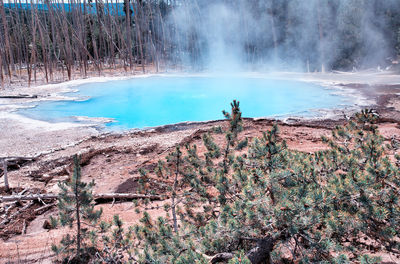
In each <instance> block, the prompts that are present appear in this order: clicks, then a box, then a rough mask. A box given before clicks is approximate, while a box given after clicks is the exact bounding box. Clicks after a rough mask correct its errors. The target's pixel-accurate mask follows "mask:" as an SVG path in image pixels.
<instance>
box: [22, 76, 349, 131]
mask: <svg viewBox="0 0 400 264" xmlns="http://www.w3.org/2000/svg"><path fill="white" fill-rule="evenodd" d="M76 88H77V89H78V90H79V91H78V92H77V93H73V94H71V95H73V96H74V97H79V98H81V99H82V100H80V101H54V102H42V103H39V105H38V106H37V107H35V108H30V109H25V110H22V111H21V113H22V114H23V115H26V116H28V117H31V118H34V119H39V120H46V121H51V122H58V121H70V120H76V118H75V117H77V116H86V117H105V118H112V119H114V121H115V122H112V123H109V124H107V126H109V127H110V128H112V129H118V128H121V129H129V128H144V127H154V126H160V125H165V124H173V123H179V122H184V121H207V120H215V119H222V118H223V116H222V113H221V111H222V110H223V109H225V110H230V109H229V108H230V102H231V101H232V100H233V99H236V100H239V101H240V106H241V109H242V112H243V116H244V117H277V116H278V117H283V116H289V115H295V116H312V115H315V113H316V112H315V110H317V109H333V108H340V107H343V106H344V105H349V104H351V102H350V100H349V97H346V96H344V95H340V94H338V93H337V91H336V90H335V89H330V88H329V89H328V88H326V87H322V86H319V85H316V84H312V83H307V82H299V81H288V80H273V79H268V78H255V77H172V76H152V77H146V78H133V79H128V80H118V81H109V82H102V83H88V84H83V85H80V86H78V87H76Z"/></svg>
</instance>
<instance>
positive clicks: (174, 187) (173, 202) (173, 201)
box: [171, 148, 181, 235]
mask: <svg viewBox="0 0 400 264" xmlns="http://www.w3.org/2000/svg"><path fill="white" fill-rule="evenodd" d="M180 154H181V152H180V150H179V148H177V149H176V168H175V179H174V186H173V189H172V199H171V200H172V205H171V211H172V219H173V221H174V231H175V233H176V235H178V218H177V217H176V187H177V185H178V176H179V166H180V164H179V162H180V158H181V155H180Z"/></svg>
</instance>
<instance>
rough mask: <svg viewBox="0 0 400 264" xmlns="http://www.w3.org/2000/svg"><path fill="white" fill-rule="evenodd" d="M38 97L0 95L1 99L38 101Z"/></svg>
mask: <svg viewBox="0 0 400 264" xmlns="http://www.w3.org/2000/svg"><path fill="white" fill-rule="evenodd" d="M36 98H38V96H37V95H35V94H34V95H29V94H19V95H0V99H36Z"/></svg>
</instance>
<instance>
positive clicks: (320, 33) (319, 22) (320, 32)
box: [317, 0, 325, 73]
mask: <svg viewBox="0 0 400 264" xmlns="http://www.w3.org/2000/svg"><path fill="white" fill-rule="evenodd" d="M317 13H318V30H319V52H320V60H321V72H322V73H325V51H324V44H323V42H324V33H323V27H322V21H321V5H320V0H317Z"/></svg>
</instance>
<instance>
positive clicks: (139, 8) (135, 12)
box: [133, 0, 146, 73]
mask: <svg viewBox="0 0 400 264" xmlns="http://www.w3.org/2000/svg"><path fill="white" fill-rule="evenodd" d="M136 4H137V6H136V7H135V5H133V13H134V17H135V24H136V35H137V38H138V42H139V53H140V61H141V64H142V71H143V73H146V68H145V65H144V64H145V62H144V55H143V44H142V37H141V35H142V31H141V25H140V19H139V13H138V12H139V10H141V6H140V3H139V1H137V0H136Z"/></svg>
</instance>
